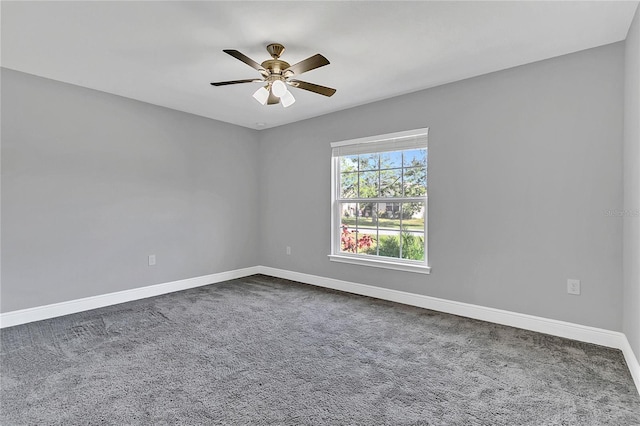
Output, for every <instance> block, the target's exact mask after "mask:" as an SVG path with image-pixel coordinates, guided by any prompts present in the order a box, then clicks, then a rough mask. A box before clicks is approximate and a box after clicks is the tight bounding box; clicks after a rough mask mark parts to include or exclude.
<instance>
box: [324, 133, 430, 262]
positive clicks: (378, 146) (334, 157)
mask: <svg viewBox="0 0 640 426" xmlns="http://www.w3.org/2000/svg"><path fill="white" fill-rule="evenodd" d="M428 134H429V128H422V129H414V130H408V131H404V132H397V133H389V134H385V135H378V136H369V137H365V138H359V139H350V140H346V141H339V142H332V143H331V150H332V154H331V254H330V255H329V259H330V260H331V261H333V262H342V263H351V264H355V265H364V266H373V267H378V268H386V269H395V270H400V271H407V272H417V273H423V274H428V273H430V272H431V267H430V266H429V256H428V253H429V252H428V247H429V244H428V240H429V238H428V232H427V231H428V228H429V226H428V222H429V221H428V211H429V208H428V207H429V206H428V191H427V194H426V195H425V196H424V197H411V198H419V199H420V201H421V202H422V201H423V202H424V261H423V262H421V261H416V260H408V259H396V258H390V257H385V256H363V255H359V254H351V253H344V252H341V251H340V235H339V231H338V230H339V229H340V225H341V222H342V221H341V218H340V202H341V201H342V202H344V200H341V199H340V198H339V195H340V163H339V158H340V156H343V155H349V154H346V153H342V154H341V153H340V151H341V149H342V150H344V149H346V150H355V151H362V152H364V151H369V152H381V151H385V150H386V151H391V150H403V149H410V147H407V144H408V143H410V142H407V141H411V140H416V139H420V140H421V143H422V144H423V145H422V146H425V145H426V147H427V152H428V149H429V148H428V141H427V140H428ZM362 144H371V145H362ZM396 145H397V148H396ZM405 147H406V148H405ZM428 158H429V157H428V156H427V159H428ZM427 162H428V160H427ZM428 173H429V171H428V166H427V176H428ZM377 200H378V199H376V198H373V199H370V201H371V202H375V201H377ZM354 202H355V201H354Z"/></svg>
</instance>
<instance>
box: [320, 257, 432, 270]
mask: <svg viewBox="0 0 640 426" xmlns="http://www.w3.org/2000/svg"><path fill="white" fill-rule="evenodd" d="M329 260H331V261H332V262H342V263H351V264H353V265H361V266H373V267H375V268H384V269H395V270H397V271H405V272H415V273H418V274H430V273H431V267H429V266H421V265H411V264H407V263H400V262H390V261H386V260H378V259H362V258H357V257H352V256H341V255H338V254H330V255H329Z"/></svg>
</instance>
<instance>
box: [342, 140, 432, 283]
mask: <svg viewBox="0 0 640 426" xmlns="http://www.w3.org/2000/svg"><path fill="white" fill-rule="evenodd" d="M427 134H428V129H417V130H411V131H407V132H401V133H393V134H388V135H381V136H374V137H368V138H363V139H355V140H349V141H342V142H334V143H332V144H331V149H332V159H331V160H332V218H331V255H330V256H329V257H330V259H331V260H332V261H338V262H347V263H356V264H361V265H369V266H378V267H385V268H391V269H400V270H405V271H413V272H423V273H428V272H429V266H428V258H427Z"/></svg>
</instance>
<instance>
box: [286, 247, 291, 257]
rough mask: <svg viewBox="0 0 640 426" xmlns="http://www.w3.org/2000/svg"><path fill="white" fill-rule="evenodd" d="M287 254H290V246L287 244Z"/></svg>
mask: <svg viewBox="0 0 640 426" xmlns="http://www.w3.org/2000/svg"><path fill="white" fill-rule="evenodd" d="M287 254H288V255H291V247H289V246H287Z"/></svg>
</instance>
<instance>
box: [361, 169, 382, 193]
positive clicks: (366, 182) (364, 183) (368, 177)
mask: <svg viewBox="0 0 640 426" xmlns="http://www.w3.org/2000/svg"><path fill="white" fill-rule="evenodd" d="M378 174H379V172H360V173H359V175H360V189H359V194H360V195H359V196H360V198H374V197H377V196H378Z"/></svg>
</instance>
